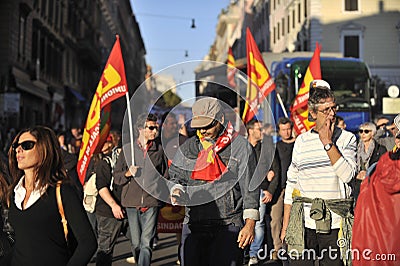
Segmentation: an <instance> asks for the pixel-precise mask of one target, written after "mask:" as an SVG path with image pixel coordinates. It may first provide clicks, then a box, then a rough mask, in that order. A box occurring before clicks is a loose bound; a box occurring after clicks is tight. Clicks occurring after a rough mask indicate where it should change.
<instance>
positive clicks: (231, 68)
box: [226, 47, 237, 87]
mask: <svg viewBox="0 0 400 266" xmlns="http://www.w3.org/2000/svg"><path fill="white" fill-rule="evenodd" d="M236 71H237V69H236V67H235V57H233V52H232V47H229V50H228V69H227V73H226V74H227V79H228V84H229V85H230V86H232V87H236V82H235V74H236Z"/></svg>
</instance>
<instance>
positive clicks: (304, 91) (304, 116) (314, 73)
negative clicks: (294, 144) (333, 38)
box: [290, 42, 322, 135]
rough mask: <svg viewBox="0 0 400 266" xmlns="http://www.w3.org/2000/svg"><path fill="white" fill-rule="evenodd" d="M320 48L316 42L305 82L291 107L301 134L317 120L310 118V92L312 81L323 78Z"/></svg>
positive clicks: (295, 126) (294, 120)
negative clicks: (308, 104) (312, 120)
mask: <svg viewBox="0 0 400 266" xmlns="http://www.w3.org/2000/svg"><path fill="white" fill-rule="evenodd" d="M320 50H321V47H320V45H319V44H318V42H317V43H316V47H315V51H314V54H313V56H312V58H311V60H310V64H309V65H308V68H307V71H306V75H305V76H304V80H303V83H302V84H301V87H300V90H299V92H298V93H297V95H296V98H295V100H294V102H293V104H292V106H291V108H290V117H291V119H292V121H293V123H294V130H295V131H296V134H297V135H299V134H301V133H304V132H306V131H308V130H309V129H310V128H312V127H313V126H314V125H315V122H311V121H309V120H308V107H307V103H308V97H309V95H308V93H309V90H310V83H311V82H312V81H313V80H314V79H321V78H322V75H321V62H320Z"/></svg>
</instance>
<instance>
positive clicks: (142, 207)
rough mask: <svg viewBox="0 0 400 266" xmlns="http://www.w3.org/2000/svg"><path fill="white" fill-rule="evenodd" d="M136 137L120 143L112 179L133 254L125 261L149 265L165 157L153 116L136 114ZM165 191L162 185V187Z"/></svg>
mask: <svg viewBox="0 0 400 266" xmlns="http://www.w3.org/2000/svg"><path fill="white" fill-rule="evenodd" d="M135 130H136V131H137V132H138V138H137V139H136V141H135V142H134V143H133V147H134V160H132V153H131V145H130V144H131V143H128V144H127V145H124V146H123V147H122V152H121V153H120V155H119V157H118V159H117V163H116V165H115V168H114V177H115V180H114V182H115V183H116V184H118V185H123V188H122V196H121V204H122V206H124V207H125V208H126V214H127V216H128V222H129V230H130V233H131V242H132V253H133V257H130V258H128V259H127V262H128V263H135V262H137V263H138V264H139V265H143V266H146V265H150V262H151V256H152V249H151V247H152V241H153V240H154V237H155V234H156V229H157V217H158V211H159V207H160V205H161V202H160V201H159V200H158V198H161V191H162V190H163V189H162V187H161V186H162V185H163V184H164V185H165V182H163V180H162V179H163V175H164V174H165V173H166V170H167V167H168V165H167V159H166V156H165V155H164V151H163V149H162V147H161V143H160V139H159V138H158V130H159V128H158V124H157V116H155V115H153V114H141V115H139V117H138V119H137V122H136V124H135ZM164 191H166V189H164Z"/></svg>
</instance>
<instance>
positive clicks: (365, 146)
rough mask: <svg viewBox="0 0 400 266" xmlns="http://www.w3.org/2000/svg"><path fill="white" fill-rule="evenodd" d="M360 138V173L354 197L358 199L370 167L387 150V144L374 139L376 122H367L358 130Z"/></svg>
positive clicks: (358, 150)
mask: <svg viewBox="0 0 400 266" xmlns="http://www.w3.org/2000/svg"><path fill="white" fill-rule="evenodd" d="M358 133H359V136H360V139H359V143H358V147H357V166H358V174H357V176H356V180H355V189H354V198H355V199H356V200H357V197H358V194H359V193H360V185H361V182H362V181H363V180H364V179H365V175H366V173H367V169H368V167H370V166H371V165H372V164H374V163H375V162H377V161H378V160H379V158H380V157H381V156H382V154H384V153H385V152H386V148H385V146H382V145H380V144H378V142H376V141H375V140H374V136H375V134H376V127H375V124H373V123H370V122H366V123H364V124H362V125H361V126H360V128H359V130H358Z"/></svg>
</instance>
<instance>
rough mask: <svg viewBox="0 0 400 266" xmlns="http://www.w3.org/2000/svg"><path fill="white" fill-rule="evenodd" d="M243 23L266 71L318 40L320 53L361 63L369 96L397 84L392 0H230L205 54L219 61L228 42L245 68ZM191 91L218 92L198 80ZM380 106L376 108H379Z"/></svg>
mask: <svg viewBox="0 0 400 266" xmlns="http://www.w3.org/2000/svg"><path fill="white" fill-rule="evenodd" d="M247 27H249V28H250V30H251V32H252V34H253V36H254V39H255V41H256V43H257V45H258V48H259V49H260V51H261V52H262V53H263V57H264V61H265V63H266V65H267V67H268V68H269V69H271V63H272V61H273V60H280V58H283V57H293V56H304V53H310V55H309V56H311V54H312V52H313V51H314V49H315V47H316V43H317V42H318V43H319V44H320V45H321V46H322V49H321V55H324V54H325V55H328V54H329V55H334V56H335V57H354V58H359V59H361V60H363V61H364V62H365V63H367V65H368V66H369V69H370V72H371V76H372V77H373V80H372V87H373V89H374V96H375V97H374V98H378V99H379V100H380V99H382V98H383V97H386V96H387V88H388V87H389V86H390V85H397V86H398V87H400V1H398V0H337V1H332V0H236V1H234V0H232V1H231V3H230V4H229V6H228V7H227V9H226V10H223V11H222V12H221V15H220V17H219V22H218V24H217V27H216V38H215V42H214V44H213V46H212V48H211V49H210V52H209V54H208V55H207V56H206V57H205V58H206V59H211V60H215V61H219V62H222V63H225V62H226V58H227V51H228V47H229V45H230V46H231V47H232V49H233V55H234V57H235V58H236V63H237V67H238V68H240V69H242V70H245V67H246V34H245V32H246V28H247ZM233 29H234V30H233ZM233 33H235V34H233ZM214 65H217V64H214ZM212 66H213V64H212V63H208V64H207V63H202V64H201V65H200V66H199V67H198V69H196V75H197V76H198V77H203V76H205V74H207V72H210V71H211V69H212ZM215 71H220V72H221V71H222V72H221V73H223V72H224V71H225V70H218V69H216V70H215ZM211 72H212V71H211ZM209 76H210V75H209ZM225 82H226V81H225ZM376 84H379V86H377V85H376ZM196 93H197V95H201V94H202V93H207V94H208V95H214V96H215V95H217V94H218V93H217V89H215V88H214V87H213V84H211V82H209V83H208V84H207V83H205V82H201V83H200V82H199V85H198V86H197V87H196ZM227 102H229V99H227ZM380 104H381V103H379V104H378V105H377V108H376V110H377V111H378V112H381V111H382V107H381V106H380ZM378 107H379V108H378Z"/></svg>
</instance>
